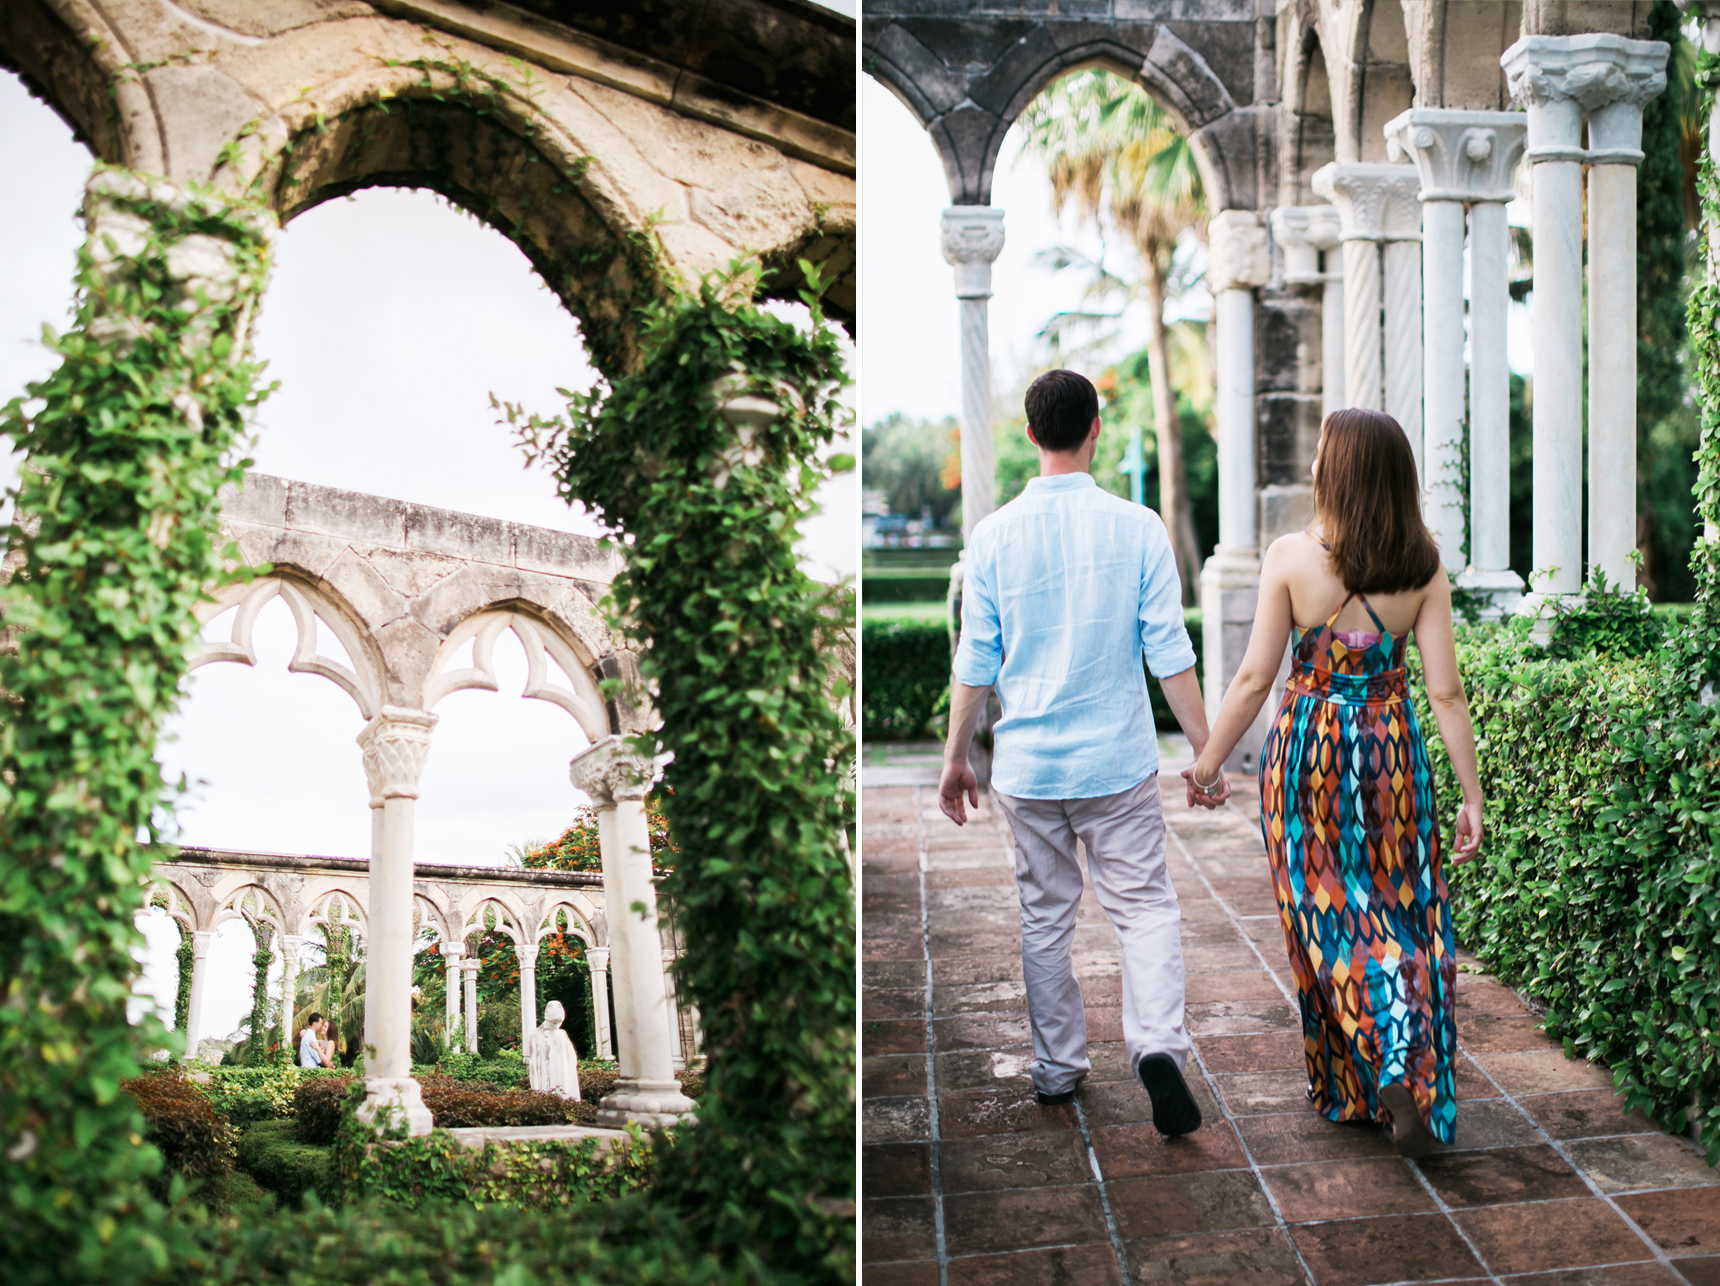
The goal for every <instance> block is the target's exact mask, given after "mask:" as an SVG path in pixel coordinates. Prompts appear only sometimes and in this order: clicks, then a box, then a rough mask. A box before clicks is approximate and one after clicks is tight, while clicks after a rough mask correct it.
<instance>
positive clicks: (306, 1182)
mask: <svg viewBox="0 0 1720 1286" xmlns="http://www.w3.org/2000/svg"><path fill="white" fill-rule="evenodd" d="M295 1124H296V1123H295V1122H294V1121H293V1120H292V1119H291V1118H286V1119H282V1120H276V1121H259V1122H257V1123H256V1124H255V1125H253V1126H252V1127H251V1128H250V1129H248V1130H246V1131H245V1133H244V1134H243V1135H241V1136H240V1138H239V1165H240V1167H241V1168H242V1169H243V1170H244V1171H245V1172H246V1173H247V1174H249V1175H250V1176H251V1177H252V1178H253V1179H255V1180H256V1181H257V1182H258V1183H260V1184H261V1185H262V1186H263V1187H265V1188H267V1189H268V1190H269V1191H270V1192H273V1193H274V1194H275V1196H276V1197H277V1198H278V1199H279V1200H280V1203H281V1204H282V1205H283V1206H287V1207H289V1208H290V1207H296V1206H297V1205H298V1204H299V1202H300V1201H301V1200H303V1198H304V1194H305V1193H307V1192H316V1191H318V1190H319V1188H321V1187H322V1186H323V1185H324V1184H325V1182H326V1178H327V1175H328V1167H329V1149H327V1148H319V1147H312V1146H311V1145H309V1144H306V1143H300V1142H299V1140H298V1136H297V1134H296V1133H295V1132H294V1127H295Z"/></svg>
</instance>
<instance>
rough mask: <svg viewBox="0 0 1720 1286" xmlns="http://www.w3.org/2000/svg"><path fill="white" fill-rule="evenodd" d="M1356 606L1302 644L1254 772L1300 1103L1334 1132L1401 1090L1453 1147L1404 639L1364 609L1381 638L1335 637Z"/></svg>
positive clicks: (1430, 820)
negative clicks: (1293, 1020)
mask: <svg viewBox="0 0 1720 1286" xmlns="http://www.w3.org/2000/svg"><path fill="white" fill-rule="evenodd" d="M1352 597H1354V596H1353V595H1352ZM1349 601H1350V600H1349V599H1348V598H1346V599H1345V600H1344V602H1343V603H1342V604H1340V605H1339V607H1338V610H1337V611H1336V612H1333V613H1332V616H1331V619H1330V620H1328V621H1327V622H1326V624H1325V625H1324V626H1323V627H1322V628H1320V629H1318V630H1309V631H1308V632H1307V633H1305V634H1303V635H1301V637H1300V638H1299V639H1298V640H1297V642H1296V647H1295V652H1294V665H1293V672H1292V674H1291V676H1290V681H1289V682H1288V683H1287V684H1286V685H1285V690H1284V700H1283V702H1282V704H1281V705H1280V706H1279V707H1278V716H1277V718H1276V720H1275V721H1274V723H1273V727H1272V732H1271V734H1270V735H1269V736H1268V737H1267V739H1266V745H1265V748H1264V749H1263V750H1262V752H1261V759H1260V800H1261V812H1260V827H1261V830H1262V832H1263V833H1264V834H1265V837H1266V855H1267V858H1268V860H1269V861H1270V862H1271V865H1272V884H1273V888H1274V890H1275V891H1276V893H1277V895H1278V914H1279V920H1280V921H1281V923H1282V925H1283V929H1284V945H1285V947H1286V948H1287V949H1288V950H1289V952H1290V967H1291V969H1292V970H1293V971H1294V973H1295V975H1296V988H1297V991H1298V992H1299V993H1300V999H1301V1007H1302V1037H1303V1046H1304V1048H1305V1050H1306V1052H1307V1056H1308V1080H1309V1089H1308V1097H1309V1098H1310V1099H1312V1100H1313V1103H1314V1106H1315V1107H1317V1108H1319V1109H1320V1111H1321V1112H1322V1113H1324V1114H1325V1116H1326V1117H1327V1119H1329V1120H1333V1121H1366V1120H1374V1119H1378V1117H1379V1112H1378V1098H1377V1096H1378V1091H1379V1087H1380V1086H1382V1085H1391V1084H1394V1083H1399V1084H1407V1085H1408V1086H1409V1088H1410V1090H1411V1092H1412V1093H1413V1094H1414V1095H1415V1102H1416V1106H1417V1107H1418V1108H1419V1109H1420V1110H1421V1114H1422V1117H1423V1119H1424V1120H1425V1121H1426V1122H1427V1126H1428V1129H1429V1130H1430V1131H1432V1133H1433V1135H1434V1137H1436V1138H1437V1139H1439V1140H1440V1141H1441V1142H1442V1143H1451V1142H1453V1141H1454V1137H1455V1136H1454V1130H1455V1126H1456V1118H1457V1097H1456V1092H1455V1087H1454V1085H1453V1083H1452V1060H1453V1056H1454V1054H1455V1051H1456V1044H1457V1030H1456V1025H1455V1023H1454V1021H1453V1017H1452V995H1453V985H1454V983H1455V981H1456V974H1457V964H1456V954H1455V952H1456V944H1455V942H1454V940H1453V937H1452V930H1451V915H1450V900H1449V896H1448V894H1447V892H1446V887H1445V875H1444V868H1443V864H1442V862H1441V858H1440V845H1439V823H1438V819H1437V817H1436V816H1435V812H1434V799H1433V782H1432V778H1433V775H1432V773H1431V772H1430V771H1429V769H1428V761H1427V746H1426V743H1425V742H1424V741H1423V740H1422V736H1421V728H1420V725H1419V724H1418V723H1417V722H1416V717H1415V708H1414V706H1412V705H1411V703H1410V698H1409V676H1408V674H1407V673H1406V671H1405V670H1404V642H1405V640H1404V639H1396V638H1393V637H1392V635H1391V634H1389V633H1387V632H1386V629H1385V626H1384V625H1381V624H1380V618H1379V616H1378V615H1377V614H1375V612H1374V609H1373V607H1372V605H1370V604H1369V603H1368V600H1367V599H1366V598H1365V597H1364V598H1362V606H1364V607H1366V608H1367V609H1368V615H1369V616H1372V617H1373V619H1374V624H1375V625H1376V626H1379V629H1380V634H1379V637H1378V639H1377V640H1376V641H1373V642H1372V643H1369V640H1370V639H1372V638H1373V636H1372V635H1368V634H1363V635H1357V634H1353V633H1352V634H1347V635H1346V634H1345V633H1342V632H1338V631H1334V629H1333V628H1332V627H1333V624H1334V623H1335V622H1336V621H1337V619H1338V616H1339V614H1340V613H1342V612H1343V610H1344V606H1345V605H1347V604H1348V603H1349ZM1346 637H1347V638H1349V640H1350V643H1346V642H1345V638H1346ZM1351 644H1354V645H1355V646H1352V645H1351Z"/></svg>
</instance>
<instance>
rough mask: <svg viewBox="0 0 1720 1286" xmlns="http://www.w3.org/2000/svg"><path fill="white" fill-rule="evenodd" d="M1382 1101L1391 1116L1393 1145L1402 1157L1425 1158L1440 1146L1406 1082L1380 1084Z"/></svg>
mask: <svg viewBox="0 0 1720 1286" xmlns="http://www.w3.org/2000/svg"><path fill="white" fill-rule="evenodd" d="M1379 1104H1380V1106H1381V1107H1383V1108H1384V1109H1385V1110H1386V1111H1387V1112H1388V1113H1390V1115H1391V1118H1392V1122H1391V1132H1392V1147H1393V1148H1395V1149H1396V1150H1397V1154H1398V1155H1399V1156H1400V1157H1424V1156H1426V1155H1427V1154H1428V1153H1430V1152H1432V1151H1433V1150H1434V1149H1435V1148H1437V1147H1438V1146H1439V1140H1438V1139H1436V1138H1434V1137H1433V1131H1431V1130H1429V1129H1428V1128H1427V1124H1426V1122H1424V1121H1423V1120H1422V1119H1421V1111H1420V1109H1418V1108H1417V1107H1416V1105H1415V1095H1413V1094H1411V1093H1410V1091H1409V1087H1408V1086H1407V1085H1382V1086H1380V1092H1379Z"/></svg>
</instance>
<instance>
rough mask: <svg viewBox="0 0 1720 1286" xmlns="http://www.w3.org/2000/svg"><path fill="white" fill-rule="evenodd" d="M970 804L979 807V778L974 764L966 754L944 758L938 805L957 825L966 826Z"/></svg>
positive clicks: (939, 782)
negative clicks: (956, 757)
mask: <svg viewBox="0 0 1720 1286" xmlns="http://www.w3.org/2000/svg"><path fill="white" fill-rule="evenodd" d="M964 796H965V797H966V798H965V802H964V798H963V797H964ZM968 805H971V806H973V807H974V808H978V807H979V778H978V777H976V776H975V775H974V771H973V765H972V764H970V763H968V761H967V756H965V755H964V756H962V758H960V759H946V760H944V771H943V775H942V776H941V777H939V778H938V807H939V808H941V809H943V810H944V816H945V817H947V818H949V819H950V820H951V821H952V822H954V823H955V824H956V825H957V826H965V825H967V806H968Z"/></svg>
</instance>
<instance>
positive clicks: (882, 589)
mask: <svg viewBox="0 0 1720 1286" xmlns="http://www.w3.org/2000/svg"><path fill="white" fill-rule="evenodd" d="M949 592H950V573H949V569H948V568H945V569H943V570H941V571H940V570H937V569H930V570H927V569H921V568H915V569H913V570H911V571H910V570H904V571H894V570H892V571H867V572H864V573H863V574H862V575H861V577H860V598H861V601H862V602H865V603H941V602H943V600H944V599H945V598H947V597H948V596H949Z"/></svg>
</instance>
